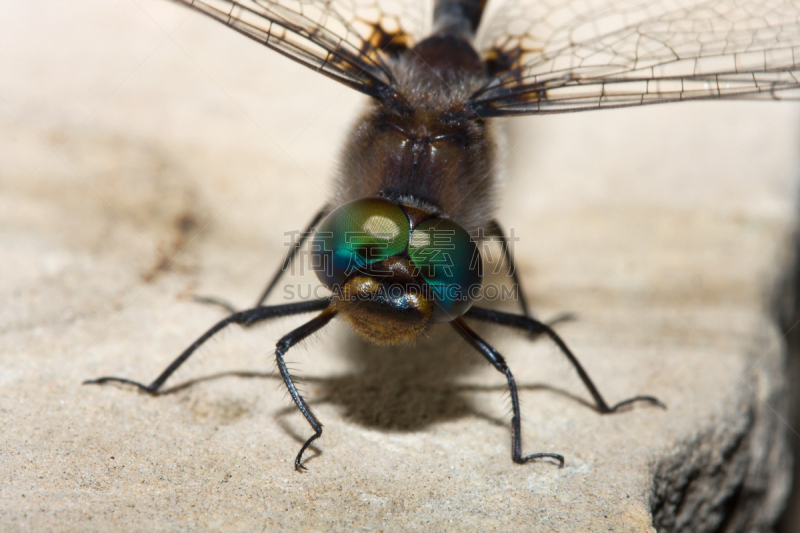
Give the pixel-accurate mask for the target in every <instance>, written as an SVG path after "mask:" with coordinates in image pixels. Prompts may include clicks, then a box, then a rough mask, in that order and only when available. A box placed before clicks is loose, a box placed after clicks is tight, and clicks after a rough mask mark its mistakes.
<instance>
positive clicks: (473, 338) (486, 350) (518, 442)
mask: <svg viewBox="0 0 800 533" xmlns="http://www.w3.org/2000/svg"><path fill="white" fill-rule="evenodd" d="M451 324H453V328H455V330H456V331H457V332H458V333H459V334H460V335H461V336H462V337H463V338H464V339H465V340H466V341H467V342H468V343H469V344H470V345H471V346H472V347H473V348H475V349H476V350H478V352H480V354H481V355H483V356H484V357H485V358H486V360H487V361H489V362H490V363H491V364H492V365H493V366H494V367H495V368H496V369H497V370H499V371H500V372H501V373H503V375H505V376H506V380H507V381H508V392H509V394H510V395H511V408H512V410H513V416H512V418H511V458H512V459H513V460H514V462H515V463H519V464H524V463H527V462H528V461H530V460H531V459H540V458H543V457H547V458H550V459H555V460H556V461H558V467H559V468H563V467H564V456H563V455H559V454H557V453H533V454H530V455H525V456H523V455H522V428H521V422H520V410H519V396H518V395H517V383H516V381H514V376H513V375H512V374H511V370H510V369H509V368H508V365H507V364H506V361H505V359H503V356H502V355H500V353H499V352H498V351H497V350H495V349H494V348H492V347H491V346H490V345H489V344H488V343H487V342H486V341H484V340H483V339H482V338H480V337H479V336H478V334H477V333H475V332H474V331H472V329H471V328H470V327H469V326H467V325H466V324H465V323H464V321H463V320H462V319H460V318H457V319H455V320H454V321H453V322H451Z"/></svg>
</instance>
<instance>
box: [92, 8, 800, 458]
mask: <svg viewBox="0 0 800 533" xmlns="http://www.w3.org/2000/svg"><path fill="white" fill-rule="evenodd" d="M178 1H179V2H180V3H182V4H185V5H187V6H190V7H192V8H194V9H196V10H198V11H201V12H203V13H205V14H206V15H208V16H210V17H212V18H214V19H216V20H218V21H219V22H221V23H222V24H225V25H227V26H229V27H231V28H232V29H234V30H236V31H238V32H240V33H242V34H244V35H246V36H248V37H250V38H251V39H253V40H256V41H257V42H259V43H261V44H263V45H265V46H267V47H268V48H271V49H273V50H275V51H277V52H279V53H281V54H283V55H285V56H288V57H289V58H291V59H293V60H295V61H296V62H298V63H300V64H302V65H304V66H307V67H310V68H313V69H314V70H316V71H318V72H320V73H321V74H323V75H326V76H328V77H330V78H332V79H334V80H336V81H338V82H340V83H342V84H344V85H346V86H348V87H350V88H352V89H354V90H357V91H360V92H362V93H364V94H366V95H368V96H370V97H371V102H370V104H369V106H368V108H367V110H366V111H365V112H364V114H363V115H362V117H361V119H360V120H359V122H358V123H357V124H356V126H355V128H354V129H353V132H352V134H351V135H350V137H349V139H348V142H347V144H346V146H345V148H344V151H343V160H342V164H341V166H340V172H339V173H338V175H337V177H336V180H337V187H336V193H335V194H334V196H333V198H332V199H331V202H330V204H329V205H327V206H325V207H324V208H323V209H321V210H320V212H319V213H318V214H317V216H316V217H315V218H314V220H313V221H312V223H311V225H310V228H316V229H317V232H316V234H315V237H314V239H313V242H312V244H311V247H312V252H311V258H312V261H313V262H314V264H315V270H316V272H317V275H318V277H319V279H320V281H321V282H322V283H323V284H324V285H325V286H326V287H328V288H329V289H331V291H332V293H333V294H332V296H330V297H328V298H323V299H320V300H316V301H310V302H297V303H292V304H285V305H277V306H263V305H262V304H263V302H264V301H265V300H266V298H267V295H268V294H269V293H270V291H271V290H272V289H273V288H274V287H275V286H276V284H277V282H278V280H279V278H280V276H281V274H282V273H283V272H284V271H285V270H286V267H288V266H289V265H290V264H291V262H292V261H293V260H294V257H295V255H296V252H297V250H298V249H299V248H300V247H301V246H302V245H303V243H304V239H305V237H304V238H303V239H301V240H300V241H299V242H298V243H297V244H296V246H295V247H294V248H293V249H292V250H291V251H290V252H289V254H288V255H287V257H286V259H285V260H284V263H283V265H282V268H281V269H280V270H279V272H278V273H277V274H276V276H275V277H274V278H273V279H272V281H271V282H270V283H269V285H268V286H267V288H266V289H265V291H264V292H263V294H262V295H261V298H260V299H259V300H258V304H257V306H256V307H254V308H252V309H249V310H246V311H240V312H232V314H231V315H230V316H229V317H228V318H226V319H224V320H223V321H221V322H219V323H218V324H216V325H215V326H214V327H212V328H211V329H210V330H209V331H208V332H206V333H205V334H204V335H203V336H201V337H200V338H199V339H198V340H197V341H196V342H195V343H193V344H192V345H191V346H190V347H189V348H187V349H186V350H185V351H184V352H183V353H182V354H181V355H180V356H179V357H178V358H177V359H176V360H175V361H174V362H173V363H172V364H171V365H170V366H169V367H168V368H167V369H166V370H165V371H164V372H162V374H161V375H160V376H158V377H157V378H156V380H155V381H153V382H152V383H151V384H150V385H144V384H142V383H138V382H134V381H130V380H127V379H125V378H115V377H107V378H100V379H98V380H94V381H93V383H104V382H108V381H116V382H123V383H130V384H133V385H136V386H138V387H139V388H141V389H143V390H145V391H147V392H150V393H155V392H157V391H158V390H159V388H160V387H161V386H162V385H163V384H164V382H165V381H166V380H167V379H168V378H169V376H170V375H171V374H172V373H173V372H174V371H175V370H176V369H177V368H178V367H179V366H180V365H181V364H183V362H185V361H186V360H187V359H188V358H189V357H190V356H191V355H192V353H194V351H195V350H196V349H197V348H198V347H199V346H200V345H202V344H203V343H204V342H205V341H206V340H208V339H209V338H211V337H212V336H213V335H214V334H216V332H218V331H219V330H221V329H223V328H224V327H226V326H228V325H229V324H244V325H250V324H253V323H255V322H258V321H262V320H266V319H269V318H273V317H276V316H286V315H294V314H300V313H306V312H317V313H318V314H317V316H316V317H315V318H313V319H312V320H310V321H309V322H306V323H305V324H303V325H301V326H299V327H298V328H296V329H295V330H293V331H291V332H289V333H288V334H286V335H285V336H284V337H283V338H281V339H280V340H279V341H278V343H277V347H276V351H275V355H276V361H277V365H278V369H279V371H280V373H281V376H282V377H283V380H284V382H285V384H286V386H287V388H288V390H289V393H290V395H291V397H292V399H293V400H294V402H295V404H296V405H297V407H298V409H299V410H300V411H301V413H302V414H303V416H304V417H305V418H306V420H307V421H308V423H309V424H310V426H311V427H312V429H313V430H314V434H313V435H312V436H311V437H310V438H309V439H308V440H307V441H306V442H305V444H304V445H303V446H302V448H301V449H300V452H299V453H298V455H297V457H296V459H295V466H296V468H297V469H304V466H303V464H302V462H301V460H302V456H303V453H304V452H305V450H306V449H307V448H308V446H309V445H310V444H311V443H312V442H313V441H314V440H316V439H317V438H319V437H320V436H321V435H322V425H321V423H320V422H319V421H318V420H317V418H316V417H315V415H314V414H313V412H312V411H311V409H310V407H309V405H308V404H307V402H306V400H305V399H304V398H303V397H302V396H301V395H300V393H299V392H298V390H297V388H296V387H295V384H294V381H293V378H292V376H291V375H290V373H289V371H288V368H287V367H286V364H285V362H284V354H285V353H286V351H287V350H289V349H290V348H291V347H292V346H293V345H295V344H297V343H298V342H300V341H301V340H303V339H304V338H306V337H308V336H309V335H312V334H313V333H315V332H317V331H318V330H320V329H321V328H323V327H325V326H326V325H327V324H328V323H329V322H330V321H331V320H332V319H333V318H335V317H337V316H341V317H344V318H345V319H346V320H347V321H348V322H349V323H350V324H351V325H352V326H353V328H354V329H355V331H357V332H358V333H359V334H361V335H362V336H363V337H365V338H367V339H369V340H371V341H373V342H376V343H378V344H391V343H400V342H405V341H409V340H413V339H414V338H415V337H417V336H419V335H421V334H423V333H424V332H425V331H426V330H427V329H428V328H429V327H431V326H432V325H433V324H436V323H442V322H446V323H449V324H450V325H451V326H452V327H453V328H454V329H455V330H456V331H457V332H458V333H459V335H461V337H462V338H463V339H464V340H465V341H466V342H467V343H468V344H469V345H470V346H472V347H473V348H474V349H475V350H476V351H478V352H479V353H480V354H481V355H483V356H484V358H486V359H487V361H488V362H489V363H490V364H492V365H493V366H494V367H495V368H496V369H497V370H498V371H499V372H501V373H502V374H503V375H504V376H505V377H506V380H507V382H508V388H509V392H510V396H511V404H512V411H513V418H512V426H511V427H512V444H513V446H512V459H513V460H514V461H515V462H517V463H526V462H528V461H530V460H532V459H539V458H545V459H551V460H554V461H556V462H558V463H559V464H560V465H562V466H563V464H564V458H563V457H562V456H561V455H559V454H555V453H549V452H544V453H537V454H531V455H523V454H522V444H521V429H520V408H519V400H518V397H517V385H516V382H515V380H514V377H513V375H512V373H511V370H510V369H509V368H508V366H507V365H506V363H505V360H504V359H503V357H502V356H501V355H500V354H499V353H498V352H497V351H496V350H495V349H494V348H493V347H492V346H491V345H490V344H488V343H487V342H486V341H485V340H483V339H482V338H481V337H480V336H478V335H477V334H476V333H475V332H474V331H473V330H472V329H471V328H470V327H469V326H468V325H467V323H466V319H470V320H482V321H486V322H491V323H494V324H498V325H501V326H506V327H511V328H516V329H519V330H522V331H525V332H527V333H529V334H544V335H546V336H548V337H549V338H550V339H551V340H552V341H553V342H555V343H556V344H557V345H558V347H559V348H560V349H561V351H562V352H563V353H564V355H565V356H566V357H567V358H568V360H569V361H570V363H571V364H572V365H573V366H574V368H575V370H576V371H577V373H578V375H579V377H580V378H581V380H582V381H583V383H584V384H585V385H586V387H587V389H588V391H589V393H590V394H591V395H592V397H593V399H594V401H595V403H596V405H597V409H598V411H599V412H601V413H604V414H607V413H613V412H615V411H616V410H617V408H619V407H620V406H623V405H627V404H630V403H633V402H637V401H642V402H647V403H650V404H653V405H656V406H662V407H663V404H662V403H661V402H660V401H659V400H657V399H656V398H654V397H652V396H636V397H633V398H630V399H628V400H623V401H621V402H619V403H617V404H615V405H613V404H612V405H609V404H607V403H606V401H605V400H604V399H603V397H602V396H601V395H600V393H599V391H598V389H597V387H596V386H595V385H594V383H593V382H592V380H591V379H590V378H589V376H588V374H587V373H586V371H585V370H584V369H583V367H582V366H581V364H580V363H579V362H578V360H577V358H576V357H575V355H574V354H572V352H571V351H570V350H569V348H568V347H567V345H566V344H565V343H564V341H562V340H561V338H560V337H559V336H558V335H557V334H556V333H555V332H554V331H553V330H552V329H551V328H550V327H549V326H548V325H546V324H543V323H541V322H539V321H537V320H535V319H533V318H532V317H531V316H530V315H529V313H528V310H527V305H526V304H525V301H524V296H523V293H522V292H521V291H520V292H519V300H520V304H521V307H522V314H519V315H516V314H511V313H504V312H500V311H494V310H488V309H482V308H480V307H479V306H477V305H473V304H474V303H475V301H476V299H477V298H478V293H479V289H480V286H481V275H480V254H478V249H477V242H479V240H480V239H481V238H485V237H486V236H496V237H498V238H499V239H500V240H501V243H502V244H503V251H504V255H505V257H506V259H507V260H508V263H509V264H510V265H513V263H512V258H511V255H510V253H509V251H508V248H507V246H506V241H505V237H504V235H503V233H502V231H501V230H500V225H499V224H498V223H497V221H495V219H494V192H495V186H496V181H497V180H496V175H497V172H496V168H495V166H496V161H495V155H494V154H495V151H496V147H495V141H494V137H493V135H492V129H491V123H490V120H491V119H492V118H493V117H502V116H513V115H526V114H542V113H559V112H567V111H582V110H594V109H603V108H612V107H622V106H638V105H644V104H653V103H662V102H671V101H683V100H692V99H707V98H719V97H736V98H761V99H779V98H796V97H797V96H798V95H799V94H800V53H798V52H797V51H798V50H800V2H798V1H797V0H767V1H764V0H732V1H730V2H719V1H716V0H714V1H711V0H709V1H703V0H665V1H661V2H657V3H653V2H651V1H650V0H629V1H626V2H624V3H621V4H618V3H615V2H613V1H612V0H598V1H596V2H585V1H584V0H505V1H504V2H502V0H500V1H501V2H502V3H503V5H502V8H501V9H498V10H496V11H495V12H494V13H492V14H491V16H487V17H486V18H487V20H485V21H482V19H483V18H484V9H485V7H486V3H485V2H484V1H483V0H436V1H435V2H434V5H433V12H432V14H431V13H430V12H429V10H427V7H428V4H427V3H423V2H420V1H417V0H408V1H404V2H401V1H398V0H364V1H363V2H350V1H348V0H239V1H230V0H202V1H201V0H178ZM512 270H513V266H512ZM515 280H516V278H515Z"/></svg>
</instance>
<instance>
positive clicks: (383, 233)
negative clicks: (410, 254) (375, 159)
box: [311, 198, 409, 288]
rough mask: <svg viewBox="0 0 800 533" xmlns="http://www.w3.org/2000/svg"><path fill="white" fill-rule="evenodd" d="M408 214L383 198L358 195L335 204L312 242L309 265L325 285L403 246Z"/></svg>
mask: <svg viewBox="0 0 800 533" xmlns="http://www.w3.org/2000/svg"><path fill="white" fill-rule="evenodd" d="M408 232H409V223H408V217H406V214H405V213H404V212H403V210H402V209H400V208H399V207H398V206H397V205H395V204H393V203H392V202H390V201H389V200H384V199H383V198H361V199H359V200H353V201H352V202H347V203H346V204H344V205H342V206H339V207H337V208H336V209H334V210H333V212H331V214H330V215H328V216H327V217H326V218H325V220H323V221H322V224H320V226H319V228H317V233H316V235H315V236H314V241H313V242H312V245H311V260H312V265H313V266H312V268H313V269H314V270H315V272H316V274H317V277H318V278H319V280H320V281H321V282H322V283H324V284H325V285H326V286H327V287H328V288H334V287H335V286H337V285H340V284H342V283H343V282H344V281H345V280H346V279H347V277H348V276H349V275H350V274H352V273H353V272H354V271H355V270H357V269H358V268H360V267H363V266H366V265H369V264H371V263H375V262H377V261H382V260H384V259H386V258H389V257H392V256H393V255H396V254H399V253H400V252H402V251H403V250H405V249H406V245H407V244H408Z"/></svg>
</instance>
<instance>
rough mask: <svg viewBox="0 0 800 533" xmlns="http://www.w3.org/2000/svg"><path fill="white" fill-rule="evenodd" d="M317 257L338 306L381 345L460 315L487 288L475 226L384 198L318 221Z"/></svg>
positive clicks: (351, 205)
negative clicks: (473, 232)
mask: <svg viewBox="0 0 800 533" xmlns="http://www.w3.org/2000/svg"><path fill="white" fill-rule="evenodd" d="M409 214H412V216H409ZM311 259H312V268H313V269H314V270H315V272H316V274H317V277H318V278H319V280H320V281H321V282H322V283H323V284H324V285H325V286H326V287H328V288H329V289H331V290H332V291H333V293H334V303H333V305H334V307H335V308H336V310H337V311H339V312H340V313H342V314H343V315H344V316H345V317H346V318H347V319H348V321H349V322H350V323H351V324H352V325H353V327H354V329H355V330H356V331H357V332H358V333H359V334H361V335H362V336H363V337H365V338H366V339H368V340H371V341H373V342H376V343H380V344H396V343H402V342H407V341H409V340H412V339H414V338H415V337H417V336H419V335H420V334H422V333H423V332H424V331H425V329H426V328H427V327H428V326H429V325H430V324H431V323H435V322H449V321H451V320H454V319H456V318H458V317H459V316H461V315H463V314H464V313H466V312H467V311H468V310H469V308H470V307H471V306H472V303H473V302H474V300H475V299H476V298H477V296H478V294H479V293H480V287H481V274H480V268H481V264H480V263H481V260H480V254H479V253H478V247H477V246H476V244H475V242H474V241H473V240H472V238H471V237H470V235H469V233H467V231H466V230H465V229H464V228H462V227H461V226H460V225H459V224H457V223H456V222H454V221H452V220H449V219H446V218H441V217H439V216H437V215H435V214H422V215H421V214H420V212H419V209H416V208H414V209H413V211H412V209H411V208H407V207H404V206H402V205H400V204H397V203H394V202H391V201H389V200H387V199H385V198H378V197H374V198H361V199H358V200H354V201H352V202H348V203H346V204H344V205H342V206H340V207H338V208H337V209H335V210H334V211H332V212H331V213H330V214H329V215H328V216H327V217H326V218H325V220H323V221H322V223H321V224H320V225H319V227H318V228H317V233H316V235H315V236H314V240H313V241H312V245H311Z"/></svg>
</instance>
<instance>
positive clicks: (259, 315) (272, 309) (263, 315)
mask: <svg viewBox="0 0 800 533" xmlns="http://www.w3.org/2000/svg"><path fill="white" fill-rule="evenodd" d="M329 304H330V299H328V298H323V299H320V300H313V301H309V302H298V303H292V304H284V305H272V306H268V307H255V308H253V309H247V310H246V311H239V312H237V313H233V314H232V315H230V316H229V317H227V318H224V319H223V320H220V321H219V322H217V323H216V324H214V326H213V327H211V329H209V330H208V331H206V332H205V333H203V334H202V335H201V336H200V337H199V338H198V339H197V340H196V341H194V342H193V343H192V344H191V346H189V347H188V348H186V349H185V350H184V351H183V352H182V353H181V354H180V355H179V356H178V357H177V358H176V359H175V360H174V361H173V362H172V363H171V364H170V365H169V366H168V367H167V368H166V369H165V370H164V371H163V372H162V373H161V374H160V375H159V376H158V377H157V378H156V379H155V380H154V381H153V382H152V383H150V384H149V385H145V384H144V383H139V382H138V381H133V380H130V379H127V378H119V377H113V376H104V377H101V378H97V379H89V380H86V381H84V382H83V384H84V385H102V384H104V383H125V384H128V385H134V386H136V387H138V388H139V390H141V391H143V392H146V393H148V394H153V395H155V394H158V391H159V389H160V388H161V386H162V385H163V384H164V382H165V381H167V379H169V377H170V376H171V375H172V374H173V373H174V372H175V371H176V370H178V368H179V367H180V366H181V365H182V364H183V363H185V362H186V360H187V359H189V357H191V355H192V354H193V353H194V352H195V351H196V350H197V349H198V348H199V347H200V346H202V345H203V344H204V343H205V342H206V341H207V340H208V339H210V338H211V337H213V336H214V335H216V334H217V333H218V332H219V331H220V330H222V329H224V328H226V327H227V326H229V325H230V324H241V325H244V326H247V325H250V324H254V323H256V322H260V321H262V320H267V319H270V318H276V317H281V316H290V315H296V314H300V313H308V312H312V311H321V310H323V309H325V308H327V307H328V305H329Z"/></svg>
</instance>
